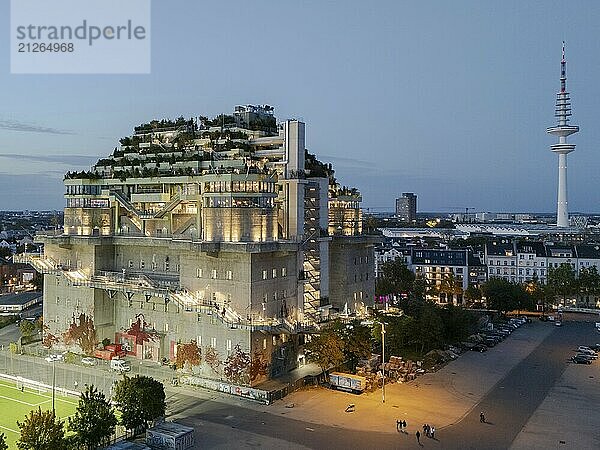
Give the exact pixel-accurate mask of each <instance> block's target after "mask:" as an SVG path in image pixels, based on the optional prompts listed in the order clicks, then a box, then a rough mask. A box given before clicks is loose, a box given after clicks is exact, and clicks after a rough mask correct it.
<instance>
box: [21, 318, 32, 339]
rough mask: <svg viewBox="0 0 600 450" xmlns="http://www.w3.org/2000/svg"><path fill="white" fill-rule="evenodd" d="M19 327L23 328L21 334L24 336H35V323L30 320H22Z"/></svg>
mask: <svg viewBox="0 0 600 450" xmlns="http://www.w3.org/2000/svg"><path fill="white" fill-rule="evenodd" d="M19 329H20V330H21V334H22V335H23V337H30V336H33V333H35V331H36V328H35V324H33V323H32V322H30V321H29V320H24V321H22V322H21V325H19Z"/></svg>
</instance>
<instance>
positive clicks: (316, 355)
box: [304, 330, 344, 373]
mask: <svg viewBox="0 0 600 450" xmlns="http://www.w3.org/2000/svg"><path fill="white" fill-rule="evenodd" d="M304 350H305V352H306V354H307V357H308V359H309V360H310V361H312V362H314V363H316V364H317V365H318V366H319V367H320V368H321V371H322V372H323V373H325V371H326V370H327V369H329V368H330V367H332V366H333V367H335V366H338V365H340V364H341V363H343V362H344V341H342V338H341V337H339V336H338V335H337V334H335V333H334V332H332V331H331V330H324V331H323V332H322V333H321V334H319V335H317V336H313V337H312V339H311V340H310V342H307V343H306V344H305V345H304Z"/></svg>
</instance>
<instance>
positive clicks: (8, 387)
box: [0, 379, 78, 449]
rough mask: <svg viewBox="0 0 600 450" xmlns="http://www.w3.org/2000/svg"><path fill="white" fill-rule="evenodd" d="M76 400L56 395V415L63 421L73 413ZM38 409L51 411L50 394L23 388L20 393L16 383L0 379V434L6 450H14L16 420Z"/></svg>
mask: <svg viewBox="0 0 600 450" xmlns="http://www.w3.org/2000/svg"><path fill="white" fill-rule="evenodd" d="M77 404H78V399H77V398H75V397H62V396H60V395H58V394H57V395H56V398H55V408H56V415H57V416H58V417H60V418H61V419H65V418H66V417H69V416H71V415H73V414H74V413H75V408H77ZM38 407H40V408H42V410H44V409H52V392H51V390H48V392H39V391H38V390H37V389H32V388H28V387H25V388H24V389H23V391H22V392H21V388H20V386H19V387H17V384H16V382H14V381H10V380H4V379H0V432H2V433H4V435H5V436H6V441H7V443H8V448H10V449H16V448H17V446H16V444H15V442H16V441H17V439H19V427H18V426H17V420H18V421H20V422H21V421H23V419H24V418H25V415H26V414H28V413H29V411H31V410H32V409H37V408H38Z"/></svg>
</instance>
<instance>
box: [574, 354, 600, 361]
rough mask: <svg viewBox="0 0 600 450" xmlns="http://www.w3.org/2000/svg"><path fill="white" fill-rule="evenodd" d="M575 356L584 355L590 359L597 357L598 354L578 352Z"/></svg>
mask: <svg viewBox="0 0 600 450" xmlns="http://www.w3.org/2000/svg"><path fill="white" fill-rule="evenodd" d="M576 356H584V357H585V358H587V359H589V360H591V361H594V360H596V359H598V355H596V354H594V355H592V354H591V353H582V352H578V353H577V355H576Z"/></svg>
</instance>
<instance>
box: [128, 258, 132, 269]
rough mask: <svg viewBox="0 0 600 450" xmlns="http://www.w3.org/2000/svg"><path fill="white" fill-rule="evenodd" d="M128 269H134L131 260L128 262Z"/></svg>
mask: <svg viewBox="0 0 600 450" xmlns="http://www.w3.org/2000/svg"><path fill="white" fill-rule="evenodd" d="M127 267H129V268H130V269H133V261H132V260H131V259H130V260H129V261H127Z"/></svg>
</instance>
